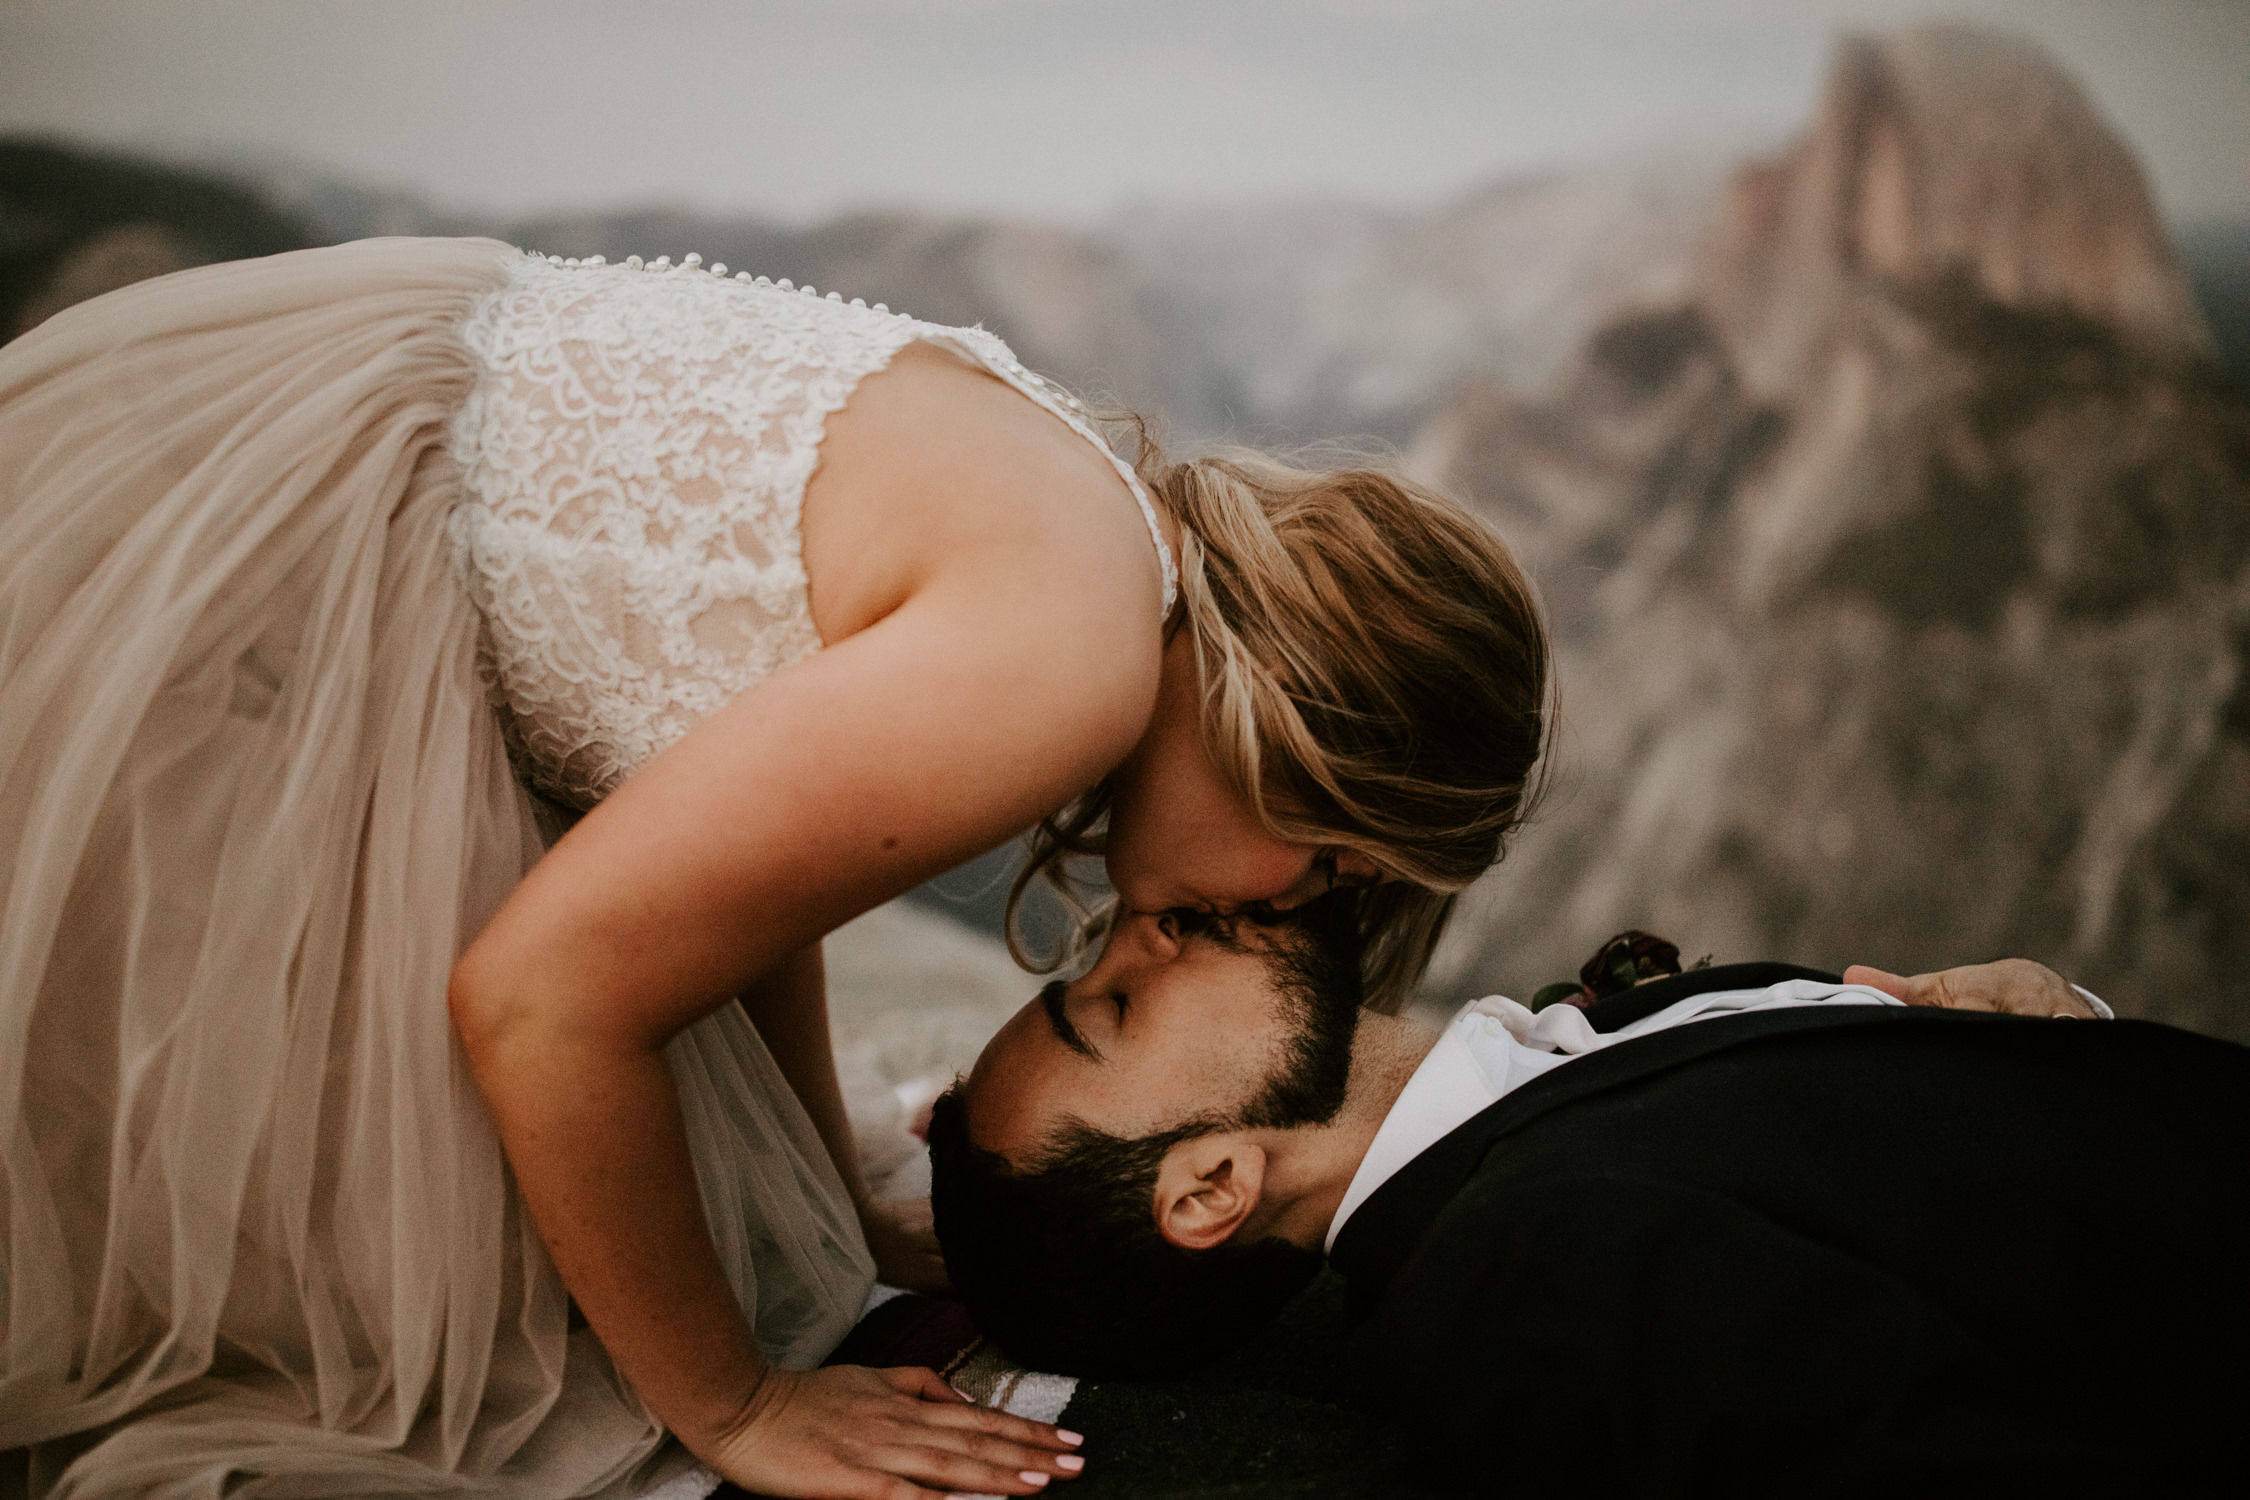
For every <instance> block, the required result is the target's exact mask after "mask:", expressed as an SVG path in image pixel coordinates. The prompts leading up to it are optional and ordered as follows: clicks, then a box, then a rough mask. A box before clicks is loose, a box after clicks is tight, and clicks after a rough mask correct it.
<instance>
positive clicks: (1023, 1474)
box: [1016, 1469, 1047, 1485]
mask: <svg viewBox="0 0 2250 1500" xmlns="http://www.w3.org/2000/svg"><path fill="white" fill-rule="evenodd" d="M1016 1477H1017V1478H1018V1479H1021V1480H1022V1481H1023V1482H1024V1483H1025V1484H1030V1485H1040V1484H1045V1483H1046V1482H1047V1476H1046V1475H1044V1474H1042V1473H1040V1472H1039V1471H1038V1470H1037V1469H1018V1470H1017V1471H1016Z"/></svg>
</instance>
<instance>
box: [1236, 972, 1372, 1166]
mask: <svg viewBox="0 0 2250 1500" xmlns="http://www.w3.org/2000/svg"><path fill="white" fill-rule="evenodd" d="M1272 961H1273V962H1274V964H1275V967H1276V970H1277V972H1276V974H1275V979H1276V981H1277V985H1278V988H1279V990H1280V1003H1281V1004H1282V1006H1283V1007H1284V1008H1285V1013H1286V1015H1287V1017H1288V1031H1287V1032H1286V1033H1285V1034H1284V1035H1283V1037H1282V1039H1281V1064H1280V1066H1279V1067H1278V1068H1277V1069H1276V1070H1275V1071H1274V1072H1273V1073H1272V1074H1271V1075H1269V1076H1268V1077H1267V1079H1266V1081H1265V1083H1264V1084H1262V1085H1261V1086H1260V1087H1259V1089H1258V1092H1257V1095H1256V1096H1255V1097H1254V1098H1252V1099H1251V1101H1250V1102H1249V1104H1248V1105H1246V1106H1244V1108H1243V1111H1242V1113H1241V1115H1240V1116H1239V1117H1238V1125H1239V1126H1240V1127H1242V1128H1247V1129H1252V1130H1295V1129H1299V1128H1301V1127H1304V1126H1307V1125H1325V1124H1327V1123H1328V1122H1329V1121H1330V1120H1333V1119H1335V1118H1336V1112H1337V1111H1338V1110H1340V1109H1342V1108H1343V1107H1344V1093H1345V1090H1346V1089H1347V1088H1348V1087H1349V1086H1350V1084H1351V1075H1352V1037H1353V1035H1354V1033H1356V1032H1357V1031H1358V1029H1359V999H1358V993H1357V987H1356V986H1355V985H1345V984H1339V983H1337V982H1336V976H1334V975H1332V974H1331V973H1329V972H1328V970H1327V969H1326V968H1325V967H1324V965H1325V964H1328V963H1330V962H1332V960H1330V959H1328V958H1327V957H1326V956H1324V955H1322V954H1320V953H1318V952H1317V951H1311V950H1308V951H1304V952H1301V953H1300V952H1292V953H1288V954H1285V955H1283V954H1277V955H1275V956H1274V959H1273V960H1272Z"/></svg>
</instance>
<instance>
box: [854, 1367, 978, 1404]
mask: <svg viewBox="0 0 2250 1500" xmlns="http://www.w3.org/2000/svg"><path fill="white" fill-rule="evenodd" d="M875 1373H876V1374H877V1375H878V1376H880V1377H881V1378H882V1379H883V1381H884V1383H885V1384H887V1385H889V1386H890V1388H891V1389H892V1390H894V1391H897V1392H898V1393H899V1394H900V1395H902V1396H919V1397H921V1398H922V1399H923V1400H924V1401H940V1402H944V1403H945V1404H947V1405H949V1406H972V1405H974V1404H975V1403H974V1402H972V1401H970V1400H969V1398H968V1397H966V1396H964V1395H962V1394H961V1393H960V1392H959V1391H957V1390H955V1389H954V1388H953V1387H952V1386H949V1385H947V1384H946V1383H945V1377H944V1376H942V1375H940V1374H939V1373H938V1372H937V1371H935V1370H933V1369H930V1368H929V1367H928V1366H927V1365H892V1366H890V1367H889V1368H887V1369H880V1370H877V1371H876V1372H875Z"/></svg>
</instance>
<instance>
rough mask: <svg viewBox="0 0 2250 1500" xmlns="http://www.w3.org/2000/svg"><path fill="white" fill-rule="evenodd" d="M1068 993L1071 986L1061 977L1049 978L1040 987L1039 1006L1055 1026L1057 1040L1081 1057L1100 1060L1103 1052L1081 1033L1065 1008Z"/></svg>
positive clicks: (1050, 1023)
mask: <svg viewBox="0 0 2250 1500" xmlns="http://www.w3.org/2000/svg"><path fill="white" fill-rule="evenodd" d="M1068 993H1069V986H1068V985H1066V984H1064V983H1063V981H1061V980H1060V979H1054V980H1049V981H1048V982H1047V983H1046V984H1044V985H1042V986H1041V987H1040V990H1039V1008H1040V1009H1041V1010H1044V1011H1045V1012H1046V1013H1047V1024H1048V1025H1049V1026H1051V1027H1053V1028H1054V1032H1055V1040H1056V1041H1058V1042H1061V1043H1062V1044H1063V1045H1064V1046H1065V1047H1068V1048H1069V1049H1070V1050H1071V1051H1073V1052H1075V1053H1077V1054H1078V1055H1079V1056H1080V1057H1083V1058H1086V1059H1088V1060H1090V1061H1093V1062H1100V1061H1101V1060H1102V1055H1101V1053H1099V1052H1097V1051H1095V1050H1094V1045H1093V1043H1091V1042H1089V1041H1087V1040H1086V1038H1085V1037H1084V1036H1082V1035H1080V1033H1079V1030H1078V1028H1077V1027H1076V1026H1073V1025H1072V1024H1071V1022H1070V1015H1069V1013H1068V1012H1067V1011H1065V1010H1064V1009H1063V1000H1064V998H1065V997H1066V996H1067V995H1068Z"/></svg>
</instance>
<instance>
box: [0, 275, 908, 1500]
mask: <svg viewBox="0 0 2250 1500" xmlns="http://www.w3.org/2000/svg"><path fill="white" fill-rule="evenodd" d="M513 253H514V252H512V251H510V250H508V249H507V247H505V246H502V245H498V244H495V243H492V242H489V241H474V240H463V241H443V240H439V241H411V240H394V241H370V242H366V243H363V244H359V245H350V246H344V247H340V248H337V249H332V250H316V251H308V252H304V253H301V254H296V255H288V256H281V257H277V258H275V259H272V260H266V261H251V262H241V263H237V264H232V265H225V266H214V267H209V268H206V269H203V270H198V271H190V272H186V273H183V274H181V275H178V276H172V277H166V278H164V279H162V280H159V281H154V282H147V283H143V284H141V285H139V286H135V287H129V288H127V289H125V290H123V291H120V292H116V293H113V294H111V295H109V296H106V297H102V298H100V299H98V300H96V301H93V302H90V303H87V304H84V305H82V306H80V307H77V308H73V309H70V310H69V311H66V312H64V313H62V314H61V315H59V316H57V317H55V318H54V319H52V320H51V321H49V322H48V323H46V324H44V325H42V326H41V327H39V328H37V329H35V330H34V331H32V332H31V333H29V334H27V335H25V336H24V337H22V338H20V339H18V340H17V341H16V342H15V343H13V344H11V345H8V346H7V347H6V348H0V1455H4V1456H0V1485H4V1484H8V1483H10V1482H11V1479H10V1476H9V1470H10V1468H11V1467H12V1468H13V1470H14V1475H15V1476H16V1480H15V1482H20V1480H21V1479H22V1478H24V1477H28V1480H29V1483H30V1489H31V1493H32V1494H33V1495H42V1496H48V1495H51V1496H58V1497H60V1496H94V1495H105V1496H106V1495H145V1496H183V1497H184V1496H213V1497H215V1496H218V1495H220V1494H222V1493H224V1494H227V1495H230V1496H283V1495H288V1496H328V1495H336V1496H342V1495H406V1494H413V1495H425V1494H456V1493H462V1494H509V1495H525V1496H539V1497H559V1496H566V1495H595V1494H627V1493H633V1492H635V1491H636V1490H637V1489H638V1488H640V1487H643V1486H645V1485H647V1484H649V1483H653V1482H655V1481H657V1480H659V1479H661V1478H663V1477H665V1475H666V1473H667V1472H668V1471H669V1470H671V1469H673V1468H676V1467H683V1466H684V1465H685V1462H686V1460H685V1458H684V1455H683V1454H682V1452H681V1450H679V1448H678V1447H677V1445H676V1444H675V1445H668V1444H666V1443H665V1442H664V1441H663V1434H662V1432H661V1430H660V1429H659V1428H658V1427H657V1426H656V1425H655V1423H654V1422H653V1421H652V1420H651V1419H650V1417H649V1416H648V1414H647V1412H646V1410H645V1409H644V1408H643V1407H642V1406H641V1404H640V1403H639V1401H638V1400H637V1399H635V1397H634V1395H633V1393H632V1392H631V1390H630V1389H629V1388H628V1387H627V1386H626V1385H625V1384H624V1382H623V1381H622V1380H621V1379H620V1378H619V1377H618V1375H617V1374H616V1372H615V1371H614V1370H613V1369H612V1368H611V1367H610V1365H609V1363H608V1361H607V1359H606V1358H605V1357H604V1355H603V1353H602V1351H601V1348H600V1346H599V1345H598V1344H597V1343H596V1342H595V1341H594V1339H593V1338H592V1336H591V1335H590V1334H589V1333H588V1332H586V1331H585V1330H584V1328H583V1327H579V1328H576V1329H574V1328H573V1326H572V1323H573V1319H572V1316H571V1310H570V1305H569V1302H568V1299H567V1297H566V1295H565V1293H564V1291H563V1288H562V1285H561V1283H560V1282H559V1280H558V1279H557V1277H556V1275H555V1273H554V1270H553V1268H552V1267H551V1266H550V1265H549V1263H548V1261H547V1257H546V1254H545V1251H544V1249H543V1248H542V1246H541V1244H540V1241H539V1238H538V1235H537V1234H536V1232H535V1231H534V1228H533V1226H532V1224H531V1223H530V1221H529V1219H528V1217H527V1215H526V1214H525V1211H524V1209H523V1207H522V1205H521V1203H520V1202H519V1201H518V1199H517V1197H516V1194H515V1191H514V1188H513V1185H512V1181H511V1179H510V1177H509V1174H508V1170H507V1166H506V1162H505V1160H504V1159H503V1157H502V1154H501V1151H500V1146H499V1141H498V1138H497V1137H496V1135H495V1133H494V1131H493V1128H492V1125H491V1122H490V1120H489V1119H488V1117H487V1115H486V1113H485V1109H484V1105H483V1101H482V1099H481V1097H480V1096H479V1094H478V1092H477V1089H476V1086H475V1083H474V1081H473V1080H472V1079H471V1077H470V1075H469V1073H468V1072H467V1070H466V1067H465V1065H464V1062H463V1060H462V1057H461V1054H460V1051H459V1048H458V1047H457V1045H456V1044H455V1041H454V1038H453V1034H452V1031H451V1027H450V1023H449V1020H448V1017H447V1013H446V1007H445V991H446V979H447V975H448V972H449V970H450V968H451V966H452V963H453V960H454V958H455V956H456V955H457V954H458V953H459V952H460V950H461V949H462V947H463V946H464V945H465V944H466V942H467V941H468V940H469V938H471V937H472V936H473V935H474V934H475V933H476V932H477V930H478V929H479V927H480V926H481V925H482V924H483V922H484V921H485V920H486V919H487V918H488V917H489V916H490V915H491V913H492V912H493V911H494V910H495V908H496V907H497V906H498V905H499V903H500V902H501V901H502V900H503V899H505V898H506V896H507V895H508V893H509V891H510V890H511V889H513V887H514V886H515V884H516V882H517V881H518V880H519V879H520V878H521V877H522V876H523V874H524V872H525V871H526V870H527V869H528V868H529V867H530V865H531V864H532V862H533V861H534V860H536V859H537V858H538V857H539V855H540V853H541V851H542V849H543V847H544V845H543V841H542V837H541V832H540V830H541V821H540V818H539V816H538V813H537V808H536V805H535V804H534V802H533V801H532V800H531V799H530V798H529V797H528V796H526V794H525V793H524V792H523V791H522V790H521V789H520V787H519V786H518V784H517V783H516V781H515V779H514V778H513V777H512V775H511V774H510V770H509V765H508V759H507V754H506V751H505V749H504V746H503V743H502V737H501V732H500V728H499V725H498V723H497V722H496V720H495V717H494V713H493V710H492V709H491V708H490V706H489V704H488V700H487V696H486V693H485V690H484V688H483V686H482V684H481V682H480V679H479V676H478V667H477V647H478V630H479V620H478V616H477V614H476V611H475V608H474V606H473V605H472V604H471V603H470V602H469V600H468V598H467V596H466V595H465V594H464V593H463V591H462V590H461V588H460V586H459V584H458V583H457V581H456V578H455V574H454V572H453V566H452V562H451V557H450V553H449V544H448V542H447V533H446V517H447V513H448V511H449V509H450V508H451V506H452V505H453V504H454V502H455V500H456V498H457V496H458V493H459V486H460V480H459V476H458V473H457V471H456V469H455V467H454V465H453V463H452V461H451V459H450V458H449V457H448V456H447V452H446V427H447V423H448V422H449V420H450V419H451V417H452V415H453V413H454V411H455V409H456V408H457V407H458V406H459V405H460V403H461V401H462V399H463V397H464V395H465V394H466V392H467V390H468V389H469V386H470V384H471V383H472V382H473V381H474V379H475V378H476V371H475V368H474V366H473V363H472V359H471V356H470V355H469V354H468V353H467V352H466V351H465V349H464V348H463V347H462V344H461V342H460V340H459V337H458V335H457V332H456V330H457V328H458V326H459V324H460V322H461V320H462V318H463V317H464V315H465V314H466V313H467V312H468V310H469V308H470V307H471V306H472V304H473V303H474V302H475V301H476V299H477V298H478V297H480V296H481V295H482V294H484V293H485V292H486V291H488V290H489V289H491V288H492V287H494V286H496V285H497V284H498V283H499V280H500V277H501V274H502V271H503V267H504V266H505V264H506V263H507V258H508V257H509V256H510V255H512V254H513ZM671 1062H672V1066H673V1073H674V1076H675V1078H676V1079H677V1081H678V1083H679V1087H680V1092H681V1098H682V1103H683V1106H684V1109H685V1112H686V1117H687V1121H688V1127H689V1134H690V1138H691V1142H692V1144H693V1146H694V1154H695V1160H696V1171H697V1176H698V1180H699V1183H700V1186H701V1188H702V1192H703V1198H704V1204H705V1207H706V1209H707V1211H708V1213H709V1216H710V1219H711V1222H712V1228H713V1234H714V1237H715V1239H716V1241H717V1243H718V1245H719V1249H720V1253H721V1257H722V1259H723V1260H724V1262H725V1264H726V1266H727V1268H728V1272H729V1274H730V1276H731V1277H732V1278H733V1281H734V1285H735V1289H736V1292H737V1294H738V1295H739V1296H740V1298H741V1300H742V1303H743V1305H744V1306H745V1308H747V1309H750V1310H751V1311H752V1313H753V1315H754V1319H755V1322H756V1326H757V1329H758V1333H759V1337H760V1340H761V1342H762V1343H764V1344H765V1346H766V1348H767V1350H768V1352H769V1354H771V1355H772V1356H773V1357H775V1358H776V1359H778V1360H780V1361H781V1362H783V1363H785V1364H788V1365H793V1366H798V1367H803V1366H808V1365H810V1364H814V1363H817V1362H818V1360H819V1359H820V1357H821V1356H822V1355H823V1354H824V1353H825V1352H826V1350H827V1349H828V1348H829V1347H831V1346H832V1345H833V1344H834V1343H835V1342H836V1341H837V1340H838V1339H839V1338H841V1336H842V1335H843V1333H844V1332H845V1331H846V1330H847V1329H848V1328H849V1326H850V1324H851V1320H852V1318H853V1316H854V1314H855V1313H856V1312H857V1310H858V1308H859V1305H860V1303H861V1300H862V1298H863V1297H864V1295H865V1292H866V1290H867V1286H868V1284H869V1280H870V1277H871V1264H870V1262H869V1260H868V1257H867V1252H866V1248H865V1245H864V1243H863V1242H862V1240H861V1238H860V1235H859V1230H858V1226H857V1223H856V1220H855V1219H854V1216H853V1214H852V1211H851V1207H850V1204H849V1202H848V1200H847V1198H846V1195H845V1193H844V1190H843V1187H842V1185H841V1183H840V1181H839V1180H838V1178H837V1176H836V1173H835V1171H834V1169H833V1167H832V1166H831V1165H830V1163H829V1161H828V1159H827V1157H826V1156H825V1155H824V1153H823V1152H822V1150H821V1147H820V1143H819V1139H818V1137H817V1136H816V1135H815V1133H814V1132H813V1129H812V1126H811V1124H810V1122H809V1120H808V1119H807V1118H806V1117H805V1115H804V1112H803V1110H802V1109H801V1108H800V1107H799V1106H798V1104H797V1102H796V1100H795V1098H794V1097H793V1096H792V1095H791V1094H790V1093H789V1092H788V1090H787V1088H786V1086H785V1085H784V1083H783V1082H782V1080H781V1078H780V1076H779V1074H778V1073H777V1071H776V1070H775V1068H774V1065H773V1063H772V1060H771V1059H770V1058H769V1057H768V1056H767V1055H766V1053H765V1051H764V1049H763V1047H762V1046H761V1045H760V1044H759V1042H758V1039H757V1035H756V1033H755V1032H754V1031H753V1030H752V1029H751V1028H750V1026H749V1024H748V1022H747V1021H746V1020H745V1019H744V1018H743V1016H742V1014H741V1012H740V1010H739V1009H738V1008H737V1007H735V1006H732V1005H728V1006H723V1007H721V1009H720V1010H719V1012H718V1013H716V1014H715V1015H713V1016H712V1017H710V1018H709V1019H707V1020H705V1021H704V1022H702V1023H700V1024H699V1025H697V1026H696V1027H694V1028H692V1029H691V1030H690V1031H688V1032H687V1033H684V1034H683V1035H682V1036H681V1037H679V1038H678V1039H677V1040H676V1041H675V1042H674V1043H673V1045H672V1051H671Z"/></svg>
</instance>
